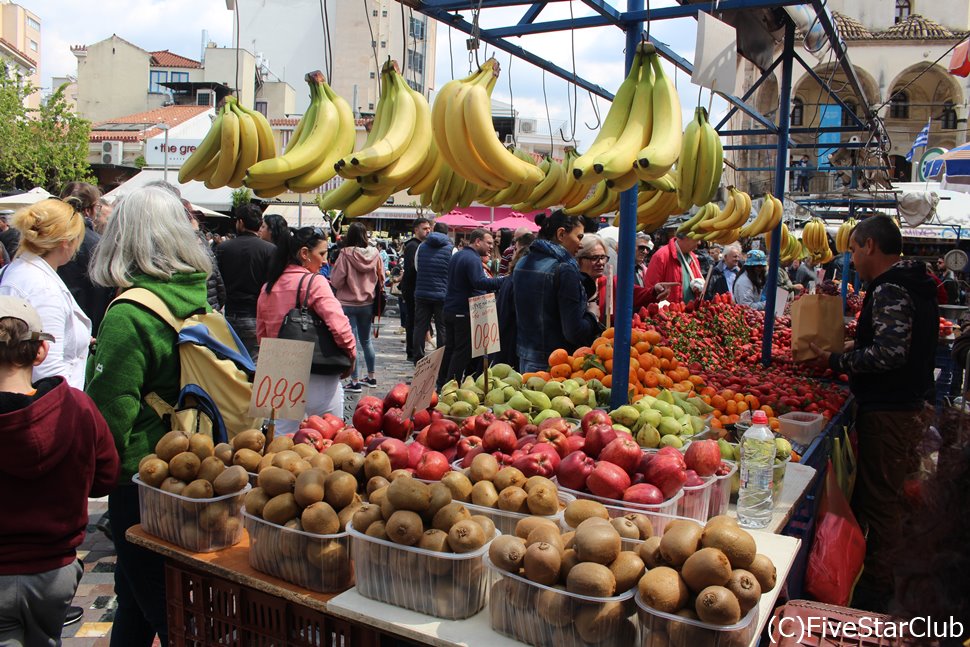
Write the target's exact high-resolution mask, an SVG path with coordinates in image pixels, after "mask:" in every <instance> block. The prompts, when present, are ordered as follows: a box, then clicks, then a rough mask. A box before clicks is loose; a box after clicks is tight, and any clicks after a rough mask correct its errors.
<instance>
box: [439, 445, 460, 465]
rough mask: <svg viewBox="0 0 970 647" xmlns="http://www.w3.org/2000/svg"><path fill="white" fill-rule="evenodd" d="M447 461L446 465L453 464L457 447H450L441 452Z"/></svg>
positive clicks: (456, 455) (456, 454)
mask: <svg viewBox="0 0 970 647" xmlns="http://www.w3.org/2000/svg"><path fill="white" fill-rule="evenodd" d="M441 453H442V454H444V455H445V458H447V459H448V464H449V465H451V464H452V463H454V462H455V458H457V457H458V445H452V446H451V447H449V448H448V449H446V450H445V451H443V452H441Z"/></svg>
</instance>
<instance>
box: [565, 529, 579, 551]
mask: <svg viewBox="0 0 970 647" xmlns="http://www.w3.org/2000/svg"><path fill="white" fill-rule="evenodd" d="M561 537H562V547H563V548H564V549H569V548H572V547H573V542H574V541H575V540H576V531H575V530H570V531H569V532H564V533H563V534H562V535H561Z"/></svg>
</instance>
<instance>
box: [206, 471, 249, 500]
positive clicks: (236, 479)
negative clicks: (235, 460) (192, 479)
mask: <svg viewBox="0 0 970 647" xmlns="http://www.w3.org/2000/svg"><path fill="white" fill-rule="evenodd" d="M200 480H205V479H200ZM206 483H208V481H206ZM247 483H249V474H248V473H247V472H246V470H245V469H243V468H242V466H240V465H233V466H232V467H227V468H226V469H224V470H222V472H221V473H220V474H219V476H217V477H216V478H215V479H214V480H213V481H212V491H213V492H215V493H216V494H217V495H218V496H222V495H224V494H233V493H234V492H239V491H240V490H242V489H243V488H244V487H246V484H247Z"/></svg>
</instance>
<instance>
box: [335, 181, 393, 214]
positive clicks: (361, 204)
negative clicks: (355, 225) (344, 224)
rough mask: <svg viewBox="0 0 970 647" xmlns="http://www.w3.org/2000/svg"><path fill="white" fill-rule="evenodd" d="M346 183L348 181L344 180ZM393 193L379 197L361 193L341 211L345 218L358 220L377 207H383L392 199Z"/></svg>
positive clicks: (388, 192)
mask: <svg viewBox="0 0 970 647" xmlns="http://www.w3.org/2000/svg"><path fill="white" fill-rule="evenodd" d="M344 181H345V182H346V181H347V180H344ZM392 192H393V191H386V192H383V193H380V194H378V195H366V194H364V193H361V195H359V196H358V197H357V198H355V199H354V200H353V201H351V202H350V204H348V205H347V206H346V207H344V208H343V209H342V210H341V213H343V215H344V216H346V217H347V218H357V217H359V216H363V215H364V214H368V213H370V212H371V211H373V210H374V209H376V208H377V207H379V206H381V205H382V204H384V203H385V202H387V199H388V198H389V197H391V193H392Z"/></svg>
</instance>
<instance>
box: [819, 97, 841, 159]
mask: <svg viewBox="0 0 970 647" xmlns="http://www.w3.org/2000/svg"><path fill="white" fill-rule="evenodd" d="M818 109H819V127H820V128H826V127H829V126H841V125H842V106H840V105H838V104H832V103H826V104H823V105H820V106H819V107H818ZM818 143H819V144H836V146H835V147H834V148H820V149H819V150H818V165H819V166H820V167H821V166H829V165H830V164H829V155H832V154H833V153H836V152H837V151H838V150H839V147H838V144H841V143H842V133H839V132H834V133H826V132H821V133H819V134H818Z"/></svg>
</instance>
